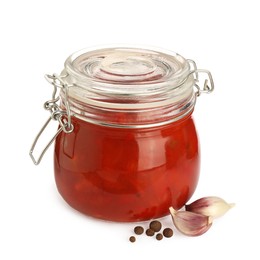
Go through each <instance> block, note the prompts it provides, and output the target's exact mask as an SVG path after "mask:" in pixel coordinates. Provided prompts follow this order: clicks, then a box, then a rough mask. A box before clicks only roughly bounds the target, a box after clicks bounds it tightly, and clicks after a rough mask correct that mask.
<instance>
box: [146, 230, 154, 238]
mask: <svg viewBox="0 0 260 260" xmlns="http://www.w3.org/2000/svg"><path fill="white" fill-rule="evenodd" d="M145 233H146V235H147V236H149V237H152V236H153V235H154V230H152V229H151V228H148V229H147V230H146V231H145Z"/></svg>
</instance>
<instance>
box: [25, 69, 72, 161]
mask: <svg viewBox="0 0 260 260" xmlns="http://www.w3.org/2000/svg"><path fill="white" fill-rule="evenodd" d="M45 78H46V80H47V81H48V82H49V83H51V84H52V85H53V87H54V90H53V93H52V99H51V100H48V101H46V102H45V103H44V109H46V110H48V111H49V112H50V114H51V116H50V117H49V118H48V120H47V121H46V122H45V124H44V125H43V126H42V128H41V129H40V131H39V133H38V134H37V136H36V137H35V139H34V141H33V144H32V146H31V149H30V153H29V154H30V156H31V158H32V161H33V163H34V164H35V165H38V164H39V163H40V162H41V160H42V157H43V155H44V154H45V152H46V151H47V150H48V148H49V147H50V145H51V144H52V143H53V141H54V140H55V138H56V137H57V136H58V135H59V134H60V133H61V132H62V131H63V132H65V133H67V134H69V133H71V132H72V131H73V130H74V126H73V124H72V123H71V111H70V107H69V102H68V88H69V86H68V85H67V84H65V83H64V81H63V80H62V78H61V77H60V76H58V75H56V74H53V75H45ZM58 88H60V89H61V90H62V91H64V94H65V100H64V105H65V110H63V109H61V108H60V106H59V105H58V104H57V102H58V101H59V100H60V97H59V95H57V89H58ZM52 119H53V120H54V121H58V122H59V126H60V127H59V128H58V131H57V132H56V133H55V135H54V136H53V137H52V139H51V140H50V141H49V142H48V143H47V145H46V146H45V147H44V149H43V150H42V152H41V153H40V155H39V157H38V159H36V158H35V157H34V155H33V151H34V148H35V146H36V144H37V142H38V140H39V138H40V136H41V135H42V133H43V131H44V130H45V129H46V127H47V126H48V124H49V123H50V122H51V120H52Z"/></svg>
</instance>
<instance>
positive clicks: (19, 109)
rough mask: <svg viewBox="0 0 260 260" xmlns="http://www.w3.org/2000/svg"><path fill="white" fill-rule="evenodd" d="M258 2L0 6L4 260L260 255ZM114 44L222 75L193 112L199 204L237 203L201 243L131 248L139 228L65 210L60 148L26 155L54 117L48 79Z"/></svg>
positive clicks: (146, 242)
mask: <svg viewBox="0 0 260 260" xmlns="http://www.w3.org/2000/svg"><path fill="white" fill-rule="evenodd" d="M258 2H259V1H253V0H247V1H240V0H237V1H232V0H230V1H202V0H197V1H185V0H179V1H174V0H171V1H167V0H160V1H151V0H150V1H144V0H143V1H142V0H138V1H135V0H131V1H122V0H121V1H116V0H108V1H100V0H92V1H88V0H85V1H78V0H74V1H65V0H63V1H54V0H52V1H48V0H45V1H30V0H23V1H18V0H17V1H11V0H10V1H1V3H0V29H1V30H0V34H1V41H0V46H1V48H0V71H1V93H0V95H1V116H0V122H1V127H0V133H1V134H0V147H1V149H0V155H1V156H0V158H1V159H0V160H1V170H0V210H1V213H0V240H1V241H0V259H3V260H9V259H12V260H13V259H26V260H31V259H37V260H38V259H39V260H41V259H63V260H66V259H77V260H81V259H90V258H91V259H104V258H105V259H142V258H143V259H160V258H161V257H165V258H167V259H177V257H181V259H189V258H190V257H195V259H221V258H222V259H235V258H236V257H238V256H241V257H242V258H244V259H245V258H246V259H259V256H260V253H259V248H258V247H259V246H258V243H257V242H256V241H257V240H259V239H258V237H259V232H260V224H259V223H260V221H259V219H260V210H259V199H260V189H259V185H260V182H259V181H258V176H259V174H260V163H259V162H260V153H259V149H260V148H259V147H260V138H259V133H260V127H259V121H260V120H259V112H260V108H259V95H260V85H259V79H258V78H259V60H260V50H259V46H260V40H259V39H260V37H259V34H260V15H259V7H258V5H257V3H258ZM114 43H119V44H120V43H125V44H127V43H128V44H142V45H143V44H144V45H152V46H157V47H161V48H166V49H170V50H172V51H176V52H178V53H180V54H181V55H183V56H184V57H186V58H190V59H194V60H195V61H196V62H197V65H198V67H199V68H205V69H209V70H210V71H211V72H212V74H213V76H214V80H215V87H216V89H215V91H214V93H213V94H211V95H203V96H201V97H200V98H199V99H198V102H197V105H196V109H195V112H194V117H195V119H196V123H197V128H198V132H199V135H200V141H201V150H202V168H201V178H200V182H199V186H198V188H197V190H196V192H195V194H194V196H193V198H192V200H195V199H197V198H199V197H202V196H208V195H217V196H220V197H223V198H224V199H226V200H227V201H229V202H235V203H236V207H235V208H233V209H232V210H230V211H229V212H228V213H227V214H226V215H225V216H224V217H222V218H221V219H218V220H216V221H215V223H214V224H213V226H212V228H211V229H210V230H209V231H208V232H207V233H206V234H205V235H203V236H201V237H194V238H191V237H185V236H182V235H180V234H179V233H177V232H176V233H175V236H174V237H172V238H171V239H164V240H163V241H160V242H159V241H156V240H155V239H154V238H148V237H146V236H142V237H138V240H137V242H136V243H134V244H131V243H130V242H128V237H129V236H130V235H132V228H133V227H134V226H135V224H118V223H107V222H104V221H99V220H95V219H91V218H88V217H85V216H83V215H81V214H79V213H77V212H76V211H74V210H73V209H71V208H70V207H68V206H67V205H66V204H65V202H63V200H62V199H61V197H60V195H59V194H58V192H57V191H56V187H55V183H54V178H53V168H52V149H53V147H52V148H51V150H50V151H48V153H47V155H46V156H45V157H44V159H43V161H42V163H41V165H40V166H38V167H36V166H34V165H33V164H32V161H31V160H30V158H29V155H28V151H29V148H30V145H31V143H32V140H33V138H34V137H35V134H36V133H37V131H38V130H39V128H40V126H41V124H42V123H43V122H44V121H45V120H46V118H47V117H48V113H47V112H46V111H44V110H43V109H42V104H43V102H44V101H46V100H47V99H49V98H50V96H51V86H50V85H49V84H48V83H47V82H46V81H45V80H44V78H43V75H44V74H45V73H53V72H57V73H59V72H60V71H61V69H62V68H63V62H64V60H65V59H66V58H67V56H69V55H70V54H71V53H72V52H74V51H77V50H79V49H82V48H85V47H92V46H96V45H100V44H101V45H104V44H114ZM162 221H163V223H164V224H165V225H170V222H171V220H170V218H169V217H166V218H164V219H163V220H162ZM143 224H144V225H146V223H143ZM255 237H256V239H255Z"/></svg>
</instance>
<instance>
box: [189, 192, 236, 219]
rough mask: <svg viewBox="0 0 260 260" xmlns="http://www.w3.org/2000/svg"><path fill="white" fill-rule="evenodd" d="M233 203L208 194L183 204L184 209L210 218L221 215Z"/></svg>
mask: <svg viewBox="0 0 260 260" xmlns="http://www.w3.org/2000/svg"><path fill="white" fill-rule="evenodd" d="M234 205H235V204H234V203H227V202H226V201H225V200H223V199H221V198H219V197H214V196H209V197H204V198H201V199H198V200H196V201H194V202H192V203H191V204H189V205H185V209H186V210H187V211H191V212H194V213H198V214H202V215H205V216H210V217H212V218H218V217H220V216H223V215H224V214H225V213H226V212H227V211H228V210H229V209H231V208H232V207H233V206H234Z"/></svg>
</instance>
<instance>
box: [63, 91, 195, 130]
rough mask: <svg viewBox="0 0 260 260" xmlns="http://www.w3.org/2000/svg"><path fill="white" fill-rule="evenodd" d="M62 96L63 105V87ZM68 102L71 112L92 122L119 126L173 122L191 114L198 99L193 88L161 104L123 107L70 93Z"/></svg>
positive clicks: (135, 126) (142, 126) (147, 126)
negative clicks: (81, 99) (85, 100)
mask: <svg viewBox="0 0 260 260" xmlns="http://www.w3.org/2000/svg"><path fill="white" fill-rule="evenodd" d="M60 96H61V106H62V107H64V106H65V102H64V101H65V95H64V93H63V92H62V91H61V92H60ZM68 103H69V106H70V110H71V114H72V116H74V117H76V118H79V119H81V120H84V121H86V122H89V123H93V124H97V125H102V126H107V127H117V128H149V127H157V126H162V125H166V124H170V123H173V122H176V121H179V120H181V119H183V118H184V117H186V116H187V115H189V114H191V113H192V111H193V109H194V106H195V103H196V93H195V92H194V91H193V88H191V89H190V91H189V92H188V93H186V95H184V97H183V98H182V99H181V100H178V102H172V103H170V102H169V100H166V101H165V102H161V105H158V106H147V105H146V106H145V104H143V105H142V106H140V104H132V106H128V107H127V106H126V107H121V108H120V104H118V103H112V102H110V103H109V105H108V104H106V105H104V103H103V104H102V103H101V102H100V103H99V105H98V102H96V101H95V102H91V101H90V102H83V101H80V100H78V99H75V98H73V97H70V96H69V97H68ZM113 105H114V106H113Z"/></svg>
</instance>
